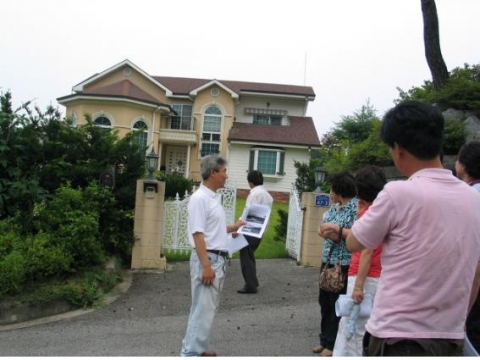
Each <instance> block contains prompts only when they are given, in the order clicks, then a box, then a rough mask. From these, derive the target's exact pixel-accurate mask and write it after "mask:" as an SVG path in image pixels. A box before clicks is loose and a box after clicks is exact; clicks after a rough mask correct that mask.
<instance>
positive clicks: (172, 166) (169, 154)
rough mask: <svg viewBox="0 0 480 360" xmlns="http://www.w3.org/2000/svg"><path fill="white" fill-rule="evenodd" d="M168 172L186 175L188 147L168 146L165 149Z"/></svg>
mask: <svg viewBox="0 0 480 360" xmlns="http://www.w3.org/2000/svg"><path fill="white" fill-rule="evenodd" d="M165 167H166V171H167V172H177V173H180V174H182V175H183V176H185V172H186V169H187V148H186V147H185V146H167V148H166V151H165Z"/></svg>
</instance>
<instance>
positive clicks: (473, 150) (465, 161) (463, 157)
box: [458, 141, 480, 179]
mask: <svg viewBox="0 0 480 360" xmlns="http://www.w3.org/2000/svg"><path fill="white" fill-rule="evenodd" d="M458 162H459V163H460V164H462V165H463V166H464V167H465V171H466V173H467V174H468V176H470V177H471V178H472V179H480V141H471V142H469V143H468V144H465V145H463V146H462V148H461V149H460V151H459V152H458Z"/></svg>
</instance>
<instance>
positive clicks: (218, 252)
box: [207, 250, 228, 257]
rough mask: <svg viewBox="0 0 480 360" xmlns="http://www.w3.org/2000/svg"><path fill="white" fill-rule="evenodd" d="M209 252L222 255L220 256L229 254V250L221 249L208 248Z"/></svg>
mask: <svg viewBox="0 0 480 360" xmlns="http://www.w3.org/2000/svg"><path fill="white" fill-rule="evenodd" d="M207 252H209V253H212V254H217V255H220V256H223V257H227V256H228V252H226V251H221V250H207Z"/></svg>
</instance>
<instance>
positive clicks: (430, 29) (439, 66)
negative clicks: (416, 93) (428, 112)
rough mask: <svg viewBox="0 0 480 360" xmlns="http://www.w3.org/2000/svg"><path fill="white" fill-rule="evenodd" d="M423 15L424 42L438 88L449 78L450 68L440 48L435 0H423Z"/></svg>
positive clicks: (433, 78) (434, 81) (431, 71)
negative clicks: (448, 68)
mask: <svg viewBox="0 0 480 360" xmlns="http://www.w3.org/2000/svg"><path fill="white" fill-rule="evenodd" d="M421 4H422V15H423V42H424V44H425V57H426V59H427V63H428V67H429V68H430V73H431V74H432V80H433V85H434V86H435V88H436V89H440V88H441V87H443V86H444V85H445V84H446V83H447V80H448V76H449V74H448V70H447V66H446V65H445V61H444V60H443V56H442V50H441V49H440V32H439V27H438V15H437V7H436V5H435V0H421Z"/></svg>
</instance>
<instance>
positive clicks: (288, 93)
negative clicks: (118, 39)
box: [73, 59, 315, 100]
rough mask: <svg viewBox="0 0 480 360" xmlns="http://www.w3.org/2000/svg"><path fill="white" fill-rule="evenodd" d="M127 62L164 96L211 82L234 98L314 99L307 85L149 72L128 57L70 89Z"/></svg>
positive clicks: (80, 90)
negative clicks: (257, 95) (185, 76)
mask: <svg viewBox="0 0 480 360" xmlns="http://www.w3.org/2000/svg"><path fill="white" fill-rule="evenodd" d="M127 66H129V67H131V68H132V69H134V70H136V71H138V72H139V73H140V74H142V75H143V76H144V77H145V78H147V79H148V80H150V81H151V82H152V83H154V84H155V85H156V86H158V87H160V88H161V89H163V90H164V91H165V93H166V96H167V97H171V96H173V97H175V96H178V97H195V96H196V95H197V93H198V92H199V91H201V90H203V89H205V88H207V87H209V86H211V85H217V86H219V87H221V88H223V89H224V90H225V91H227V92H229V93H230V95H231V96H232V98H234V99H237V98H238V97H239V96H240V95H241V94H252V95H253V94H259V95H266V94H268V95H273V96H282V97H293V98H299V99H305V100H314V99H315V93H314V91H313V89H312V87H310V86H298V85H282V84H269V83H256V82H246V81H232V80H217V79H213V80H212V79H196V78H184V77H169V76H151V75H149V74H147V73H146V72H145V71H143V70H142V69H140V68H139V67H138V66H136V65H135V64H134V63H132V62H131V61H130V60H128V59H126V60H124V61H122V62H120V63H118V64H116V65H114V66H112V67H110V68H108V69H106V70H104V71H102V72H101V73H98V74H95V75H93V76H90V77H89V78H88V79H85V80H83V81H82V82H80V83H78V84H77V85H75V86H74V87H73V91H75V92H76V93H83V92H84V89H85V88H86V87H87V86H88V85H90V84H92V83H94V82H96V81H98V80H99V79H102V78H104V77H106V76H108V75H109V74H110V73H112V72H114V71H117V70H119V69H121V68H123V67H127ZM104 95H113V94H104ZM141 99H143V98H141Z"/></svg>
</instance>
